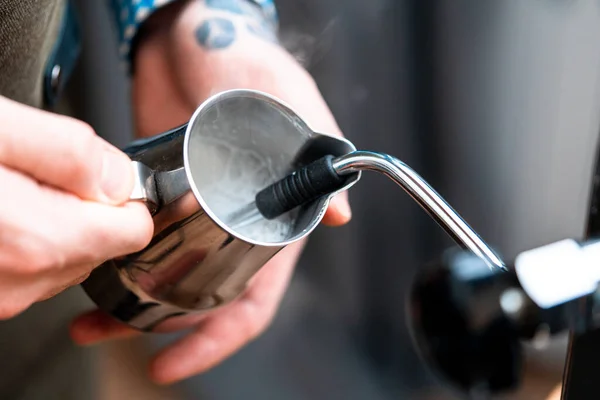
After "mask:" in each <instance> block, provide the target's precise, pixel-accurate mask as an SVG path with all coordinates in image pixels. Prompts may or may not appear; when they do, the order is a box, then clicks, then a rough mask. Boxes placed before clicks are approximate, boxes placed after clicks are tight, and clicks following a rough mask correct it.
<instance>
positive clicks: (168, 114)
mask: <svg viewBox="0 0 600 400" xmlns="http://www.w3.org/2000/svg"><path fill="white" fill-rule="evenodd" d="M178 4H180V6H177V7H171V8H170V9H169V10H165V12H164V13H163V12H162V11H161V12H159V13H158V14H161V13H162V15H157V17H158V18H157V19H155V20H154V24H153V22H152V21H150V22H149V23H150V26H151V28H150V31H149V32H148V33H147V36H146V37H145V38H144V39H143V41H142V42H141V43H140V45H139V47H138V49H137V52H136V56H135V72H134V75H133V100H134V105H135V120H136V123H137V130H138V133H139V136H150V135H154V134H157V133H160V132H163V131H165V130H168V129H170V128H172V127H174V126H177V125H179V124H182V123H184V122H186V121H188V120H189V118H190V117H191V115H192V113H193V112H194V111H195V110H196V108H197V107H198V105H200V104H201V103H202V102H203V101H204V100H205V99H206V98H208V97H209V96H211V95H213V94H215V93H218V92H221V91H224V90H229V89H238V88H245V89H255V90H260V91H263V92H266V93H269V94H271V95H273V96H275V97H277V98H279V99H281V100H283V101H285V102H287V103H288V104H289V105H290V106H292V107H293V108H294V109H295V111H296V112H298V113H299V115H300V116H302V117H303V118H304V119H306V120H307V121H308V122H309V124H310V125H311V127H312V128H313V129H315V130H317V131H320V132H324V133H329V134H335V135H341V132H340V129H339V127H338V126H337V124H336V122H335V119H334V117H333V116H332V114H331V112H330V111H329V109H328V107H327V105H326V103H325V101H324V100H323V98H322V96H321V94H320V93H319V90H318V88H317V86H316V84H315V82H314V80H313V79H312V77H311V76H310V75H309V74H308V73H307V72H306V71H305V70H304V69H303V68H302V67H301V66H300V65H299V64H298V63H297V62H296V61H295V60H294V59H293V58H292V57H291V56H290V55H289V54H288V53H287V52H286V51H285V50H284V49H283V48H281V47H280V46H278V45H277V44H276V43H275V42H274V41H273V37H270V36H269V33H268V31H266V30H265V29H264V28H263V30H262V31H261V30H260V29H259V28H260V27H261V26H263V25H264V21H261V20H260V18H261V17H260V16H259V15H257V14H256V13H254V12H252V7H253V6H251V5H248V4H249V3H248V2H246V1H245V0H232V1H227V2H223V1H220V2H215V1H210V0H207V1H205V2H204V3H203V2H199V1H189V2H181V3H178ZM213 4H218V5H219V7H221V6H223V5H224V4H225V5H228V7H233V8H235V10H223V9H214V8H211V5H213ZM236 5H237V6H236ZM248 7H250V9H248ZM217 8H218V7H217ZM223 20H225V21H223ZM167 21H168V22H169V23H165V22H167ZM227 21H229V23H228V22H227ZM249 24H250V25H251V26H254V29H252V31H251V30H249V29H248V28H247V26H248V25H249ZM232 26H233V27H234V29H233V30H231V27H232ZM219 27H220V28H219ZM350 217H351V213H350V207H349V205H348V201H347V197H346V194H345V193H344V194H341V195H338V196H337V197H336V198H335V199H334V201H332V204H331V205H330V207H329V209H328V211H327V213H326V216H325V218H324V220H323V223H324V224H327V225H330V226H338V225H343V224H345V223H347V222H348V221H349V220H350ZM303 245H304V242H301V243H296V244H295V245H291V246H288V247H287V248H285V249H284V250H283V251H282V252H280V253H279V254H278V255H277V256H276V257H274V258H273V259H272V260H271V261H270V262H269V263H267V265H265V266H264V267H263V268H262V269H261V270H260V271H259V272H258V273H257V274H256V276H255V277H254V278H253V279H252V281H251V282H250V284H249V287H248V289H247V291H246V292H245V293H244V294H243V295H242V296H241V297H240V298H238V299H237V300H235V301H234V302H232V303H231V304H229V305H227V306H225V307H223V308H220V309H217V310H215V311H213V312H211V313H209V314H202V315H191V316H188V317H186V318H185V320H184V321H182V327H183V326H189V324H191V323H194V324H195V325H196V328H194V330H193V331H192V332H191V333H190V334H189V335H187V336H185V337H184V338H182V339H181V340H179V341H178V342H176V343H174V344H173V345H171V346H170V347H168V348H166V349H164V350H162V351H161V352H160V353H159V354H158V355H157V356H156V357H155V358H154V360H153V361H152V363H151V366H150V375H151V377H152V379H153V380H155V381H156V382H159V383H172V382H175V381H178V380H181V379H185V378H187V377H190V376H192V375H194V374H197V373H201V372H204V371H206V370H208V369H210V368H211V367H213V366H214V365H216V364H218V363H219V362H221V361H223V360H224V359H225V358H227V357H228V356H229V355H231V354H232V353H234V352H236V351H237V350H238V349H239V348H241V347H242V346H243V345H245V344H246V343H248V342H249V341H251V340H253V339H254V338H255V337H256V336H257V335H259V334H260V333H261V332H262V331H263V330H264V329H266V327H267V326H268V325H269V323H270V321H271V319H272V318H273V316H274V314H275V312H276V310H277V307H278V304H279V301H280V299H281V297H282V296H283V293H284V291H285V289H286V287H287V284H288V282H289V279H290V277H291V275H292V272H293V269H294V266H295V264H296V262H297V260H298V257H299V256H300V254H301V251H302V247H303ZM71 332H72V337H73V338H74V340H75V341H76V342H78V343H81V344H92V343H96V342H99V341H103V340H108V339H115V338H121V337H129V336H131V335H136V334H139V333H138V332H137V331H134V330H133V329H131V328H128V327H126V326H125V325H123V324H121V323H119V322H117V321H116V320H114V319H113V318H112V317H110V316H108V315H106V314H104V313H103V312H101V311H93V312H91V313H88V314H85V315H83V316H81V317H80V318H78V319H77V320H76V321H75V322H74V324H73V325H72V330H71Z"/></svg>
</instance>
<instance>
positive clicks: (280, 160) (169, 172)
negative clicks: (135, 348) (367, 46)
mask: <svg viewBox="0 0 600 400" xmlns="http://www.w3.org/2000/svg"><path fill="white" fill-rule="evenodd" d="M125 152H126V153H127V154H128V155H129V156H130V157H131V159H132V163H133V165H134V167H135V171H136V179H137V184H136V187H135V190H134V193H133V194H132V196H131V199H132V200H135V201H142V202H144V203H145V204H146V205H147V206H148V209H149V210H150V211H151V213H152V214H153V220H154V226H155V230H154V236H153V239H152V241H151V243H150V244H149V245H148V246H147V247H146V248H145V249H143V250H142V251H140V252H138V253H135V254H130V255H127V256H125V257H121V258H118V259H113V260H109V261H107V262H105V263H104V264H102V265H101V266H100V267H98V268H97V269H95V270H94V271H93V272H92V274H91V275H90V277H89V278H88V279H87V280H86V281H85V282H84V283H83V284H82V285H83V287H84V289H85V291H86V292H87V293H88V295H89V296H90V297H91V298H92V300H93V301H95V302H96V304H97V305H98V306H99V307H100V308H101V309H103V310H105V311H106V312H108V313H110V314H112V315H113V316H114V317H116V318H118V319H119V320H121V321H122V322H125V323H127V324H129V325H131V326H133V327H135V328H137V329H140V330H145V331H168V330H170V329H171V327H172V326H174V324H172V323H171V322H172V321H173V319H175V320H181V318H177V317H179V316H184V315H186V314H189V313H198V312H203V311H208V310H212V309H215V308H217V307H219V306H221V305H223V304H226V303H228V302H230V301H231V300H233V299H235V298H236V297H237V296H238V295H240V294H241V293H242V292H243V291H244V289H245V287H246V284H247V282H248V281H249V280H250V278H251V277H252V276H253V275H254V274H255V273H256V272H257V271H258V270H259V269H260V268H261V267H262V266H263V265H264V264H265V263H266V262H267V261H268V260H269V259H270V258H272V257H273V256H274V255H275V254H277V253H278V252H279V251H280V250H281V249H282V248H284V247H285V246H286V245H288V244H290V243H294V242H297V241H299V240H301V239H303V238H305V237H306V236H307V235H309V234H310V233H311V232H312V231H313V230H314V229H315V228H316V227H317V225H318V224H319V222H320V221H321V219H322V218H323V215H324V213H325V211H326V209H327V205H328V203H329V201H330V199H331V198H332V197H333V196H334V195H336V194H337V193H339V192H340V191H343V190H347V189H348V188H350V187H351V186H352V185H354V184H355V183H356V182H357V181H358V180H359V179H360V177H361V171H363V170H373V171H377V172H380V173H383V174H385V175H386V176H388V177H389V178H391V179H392V180H393V181H395V182H396V183H397V184H398V185H400V186H401V187H402V188H403V189H405V190H406V191H407V192H408V193H409V195H410V196H411V197H412V198H413V199H415V200H416V201H417V202H418V203H419V204H420V205H421V206H422V207H423V209H425V211H427V212H428V213H429V214H430V215H431V216H432V217H433V218H434V219H435V220H436V221H437V222H438V223H439V224H440V225H441V226H442V227H443V228H444V229H445V230H446V231H447V232H448V233H449V234H450V235H451V236H452V237H453V238H454V239H456V241H457V242H458V243H459V244H460V245H462V246H463V247H465V248H467V249H469V250H471V251H472V252H474V253H475V254H476V255H478V256H479V257H481V258H482V259H484V260H485V261H486V263H487V264H488V265H489V266H490V268H503V264H502V261H501V260H500V259H499V258H498V257H497V256H496V255H495V254H494V253H493V251H492V250H491V249H490V248H489V247H488V246H487V245H486V244H485V242H483V241H482V240H481V239H480V238H479V236H478V235H477V234H476V233H475V232H474V231H473V230H472V229H471V228H470V227H469V226H468V224H467V223H466V222H465V221H463V220H462V218H460V216H459V215H458V214H457V213H456V212H455V211H454V210H453V209H452V208H451V207H450V206H449V205H448V204H447V203H446V202H445V201H444V200H443V199H442V198H441V197H440V196H439V194H437V193H436V192H435V191H434V190H433V189H432V188H431V187H430V186H429V185H428V184H427V183H426V182H425V181H424V180H423V179H422V178H421V177H420V176H419V175H418V174H417V173H416V172H414V171H413V170H411V169H410V168H409V167H408V166H407V165H406V164H404V163H402V162H401V161H399V160H397V159H395V158H394V157H391V156H389V155H386V154H381V153H373V152H367V151H357V150H356V148H355V147H354V145H353V144H352V143H350V142H349V141H348V140H346V139H343V138H340V137H334V136H330V135H326V134H323V133H317V132H314V131H313V130H311V129H310V128H309V126H308V125H307V123H306V122H304V121H303V120H302V119H301V118H300V117H299V116H298V115H297V114H296V113H295V112H294V111H292V110H291V109H290V108H289V107H288V106H286V105H285V104H284V103H283V102H281V101H279V100H277V99H275V98H273V97H271V96H269V95H267V94H264V93H261V92H257V91H253V90H243V89H241V90H232V91H227V92H223V93H219V94H217V95H215V96H213V97H211V98H210V99H208V100H207V101H206V102H204V103H203V104H202V105H201V106H200V107H199V108H198V109H197V110H196V112H195V113H194V114H193V116H192V118H191V119H190V121H189V122H188V123H187V124H185V125H183V126H181V127H179V128H177V129H174V130H172V131H169V132H166V133H163V134H161V135H158V136H155V137H152V138H149V139H145V140H141V141H137V142H133V143H132V144H131V145H130V146H128V147H127V148H126V149H125ZM325 156H329V157H331V159H332V163H331V168H332V170H333V171H334V173H335V174H337V175H339V176H340V177H343V180H341V183H342V184H341V185H340V186H339V187H338V188H337V190H333V191H332V192H331V193H326V194H325V195H323V196H320V197H318V198H316V199H315V200H313V201H309V202H306V203H303V204H302V205H300V206H298V207H296V208H295V209H293V210H291V211H289V212H286V213H285V214H284V215H281V216H279V217H277V218H274V219H264V218H259V219H258V220H256V219H254V220H249V222H248V223H245V224H240V223H239V222H240V221H237V220H236V219H235V218H236V217H235V216H236V215H239V210H240V209H243V208H244V207H245V206H246V205H247V204H252V201H253V200H254V198H255V196H256V195H257V193H258V192H259V191H261V190H263V189H264V188H265V187H267V186H269V185H272V184H274V183H276V182H278V181H280V180H282V179H284V178H286V176H290V173H293V171H296V170H298V169H299V168H302V167H303V166H306V165H310V164H311V163H312V162H313V161H315V160H319V159H321V158H322V157H325ZM284 180H285V179H284ZM242 222H243V221H242ZM178 326H179V325H178Z"/></svg>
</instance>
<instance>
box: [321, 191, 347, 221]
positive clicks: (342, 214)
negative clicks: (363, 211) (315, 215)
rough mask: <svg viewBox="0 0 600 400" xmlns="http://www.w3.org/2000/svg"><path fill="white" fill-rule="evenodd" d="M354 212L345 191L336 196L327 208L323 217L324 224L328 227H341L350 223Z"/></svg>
mask: <svg viewBox="0 0 600 400" xmlns="http://www.w3.org/2000/svg"><path fill="white" fill-rule="evenodd" d="M350 219H352V210H351V209H350V203H349V202H348V192H346V191H344V192H341V193H339V194H338V195H336V196H335V197H334V198H333V199H331V202H330V204H329V207H327V212H326V213H325V215H324V216H323V224H324V225H328V226H341V225H345V224H347V223H348V222H350Z"/></svg>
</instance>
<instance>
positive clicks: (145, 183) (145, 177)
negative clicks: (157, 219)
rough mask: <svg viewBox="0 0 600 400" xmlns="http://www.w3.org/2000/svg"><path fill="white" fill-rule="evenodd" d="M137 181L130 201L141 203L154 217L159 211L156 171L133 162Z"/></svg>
mask: <svg viewBox="0 0 600 400" xmlns="http://www.w3.org/2000/svg"><path fill="white" fill-rule="evenodd" d="M131 165H132V167H133V170H134V174H135V180H134V186H133V190H132V192H131V195H130V196H129V200H130V201H139V202H141V203H144V204H145V205H146V207H148V211H150V214H152V215H154V214H155V213H156V211H157V210H158V193H157V191H156V181H155V179H154V171H152V169H151V168H149V167H148V166H146V165H145V164H143V163H141V162H139V161H132V162H131Z"/></svg>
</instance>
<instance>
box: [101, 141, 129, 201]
mask: <svg viewBox="0 0 600 400" xmlns="http://www.w3.org/2000/svg"><path fill="white" fill-rule="evenodd" d="M100 184H101V189H102V192H103V193H104V195H105V196H106V197H107V199H108V200H109V201H111V202H115V203H123V202H125V201H126V200H127V199H128V198H129V194H130V192H131V161H130V160H129V159H128V158H127V156H125V155H123V154H119V153H116V152H114V151H110V150H108V151H105V152H104V158H103V160H102V180H101V183H100Z"/></svg>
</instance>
